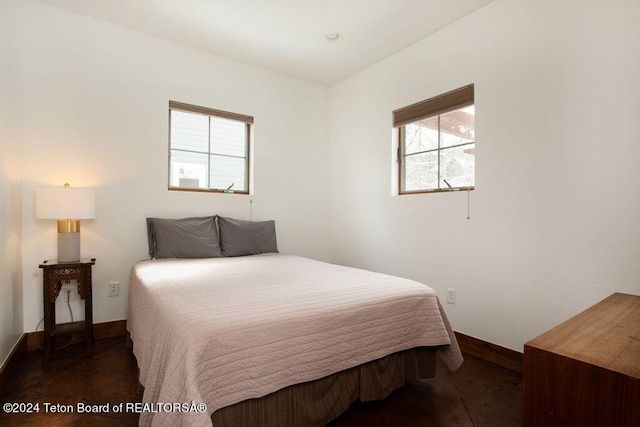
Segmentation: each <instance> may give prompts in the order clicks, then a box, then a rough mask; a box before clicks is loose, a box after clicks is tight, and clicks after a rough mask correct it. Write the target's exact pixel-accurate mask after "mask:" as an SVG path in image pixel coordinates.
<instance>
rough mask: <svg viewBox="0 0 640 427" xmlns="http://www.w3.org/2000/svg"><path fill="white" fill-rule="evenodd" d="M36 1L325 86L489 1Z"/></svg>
mask: <svg viewBox="0 0 640 427" xmlns="http://www.w3.org/2000/svg"><path fill="white" fill-rule="evenodd" d="M40 1H41V2H43V3H48V4H50V5H53V6H57V7H60V8H64V9H68V10H70V11H73V12H77V13H80V14H83V15H87V16H91V17H94V18H97V19H100V20H103V21H107V22H111V23H114V24H117V25H121V26H124V27H128V28H131V29H134V30H137V31H142V32H144V33H147V34H151V35H154V36H157V37H160V38H163V39H167V40H171V41H174V42H177V43H181V44H184V45H187V46H191V47H194V48H197V49H201V50H204V51H207V52H212V53H215V54H219V55H223V56H226V57H229V58H233V59H236V60H240V61H243V62H246V63H250V64H254V65H258V66H261V67H264V68H267V69H271V70H275V71H278V72H281V73H285V74H287V75H290V76H293V77H297V78H300V79H303V80H307V81H310V82H314V83H318V84H321V85H324V86H331V85H334V84H336V83H338V82H340V81H341V80H344V79H345V78H347V77H349V76H351V75H353V74H355V73H357V72H358V71H361V70H363V69H365V68H367V67H369V66H370V65H373V64H375V63H376V62H378V61H380V60H382V59H384V58H386V57H388V56H390V55H392V54H393V53H395V52H398V51H399V50H402V49H403V48H405V47H407V46H409V45H411V44H413V43H415V42H417V41H418V40H420V39H422V38H424V37H426V36H427V35H429V34H432V33H434V32H436V31H437V30H439V29H440V28H442V27H444V26H446V25H448V24H450V23H452V22H454V21H456V20H458V19H460V18H462V17H463V16H465V15H467V14H469V13H471V12H473V11H474V10H476V9H478V8H480V7H482V6H484V5H485V4H487V3H489V2H491V1H492V0H455V1H452V0H323V1H317V0H40ZM330 33H340V34H341V37H340V38H339V39H338V40H336V41H329V40H328V39H327V38H326V36H327V34H330Z"/></svg>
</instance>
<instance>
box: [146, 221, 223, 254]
mask: <svg viewBox="0 0 640 427" xmlns="http://www.w3.org/2000/svg"><path fill="white" fill-rule="evenodd" d="M147 233H148V237H149V256H151V258H217V257H221V256H222V252H221V251H220V240H219V239H218V231H217V230H216V223H215V216H207V217H196V218H181V219H166V218H147Z"/></svg>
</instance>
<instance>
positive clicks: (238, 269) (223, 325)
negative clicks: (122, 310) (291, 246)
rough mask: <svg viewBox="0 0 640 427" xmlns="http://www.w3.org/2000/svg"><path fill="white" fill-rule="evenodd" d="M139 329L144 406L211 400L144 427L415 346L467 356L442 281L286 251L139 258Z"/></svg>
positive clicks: (135, 323) (135, 282)
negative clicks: (438, 284) (438, 287)
mask: <svg viewBox="0 0 640 427" xmlns="http://www.w3.org/2000/svg"><path fill="white" fill-rule="evenodd" d="M127 329H128V331H129V333H130V335H131V338H132V341H133V352H134V354H135V356H136V358H137V360H138V365H139V369H140V383H141V384H142V385H143V386H144V388H145V391H144V395H143V398H142V400H143V402H144V403H156V404H157V403H161V404H168V405H169V406H170V405H173V404H176V403H187V404H190V403H191V402H193V403H195V404H199V403H204V404H205V405H206V410H205V411H202V412H198V411H194V412H184V411H163V410H159V411H148V412H143V413H142V414H141V416H140V424H141V425H154V426H156V425H157V426H162V425H167V426H168V425H172V426H173V425H211V418H210V416H211V414H212V413H213V412H214V411H216V410H218V409H220V408H223V407H226V406H229V405H233V404H235V403H238V402H241V401H244V400H247V399H252V398H259V397H262V396H265V395H267V394H269V393H272V392H274V391H276V390H280V389H282V388H285V387H288V386H290V385H293V384H299V383H303V382H307V381H312V380H316V379H319V378H323V377H326V376H327V375H330V374H333V373H336V372H339V371H342V370H346V369H349V368H352V367H355V366H358V365H361V364H364V363H367V362H370V361H373V360H376V359H379V358H381V357H384V356H386V355H389V354H392V353H395V352H399V351H402V350H406V349H410V348H414V347H421V346H432V347H433V346H436V347H440V348H439V350H438V355H439V357H440V358H441V359H442V360H443V361H444V362H445V364H446V365H447V367H448V368H449V369H450V370H455V369H457V368H458V367H459V365H460V364H461V363H462V356H461V354H460V350H459V348H458V346H457V343H456V341H455V337H454V335H453V331H452V330H451V327H450V325H449V323H448V321H447V318H446V315H445V313H444V311H443V310H442V307H441V305H440V302H439V301H438V298H437V295H436V293H435V291H433V290H432V289H431V288H429V287H427V286H426V285H424V284H421V283H418V282H415V281H411V280H407V279H402V278H398V277H393V276H389V275H384V274H380V273H374V272H370V271H365V270H360V269H355V268H349V267H343V266H338V265H333V264H327V263H322V262H319V261H314V260H310V259H306V258H302V257H296V256H292V255H285V254H262V255H252V256H245V257H236V258H208V259H162V260H148V261H141V262H138V263H137V264H136V265H135V266H134V267H133V269H132V273H131V285H130V290H129V314H128V322H127Z"/></svg>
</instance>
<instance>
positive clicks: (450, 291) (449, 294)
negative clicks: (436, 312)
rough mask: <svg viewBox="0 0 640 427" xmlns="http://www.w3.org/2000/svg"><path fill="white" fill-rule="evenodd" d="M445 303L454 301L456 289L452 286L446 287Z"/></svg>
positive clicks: (453, 302)
mask: <svg viewBox="0 0 640 427" xmlns="http://www.w3.org/2000/svg"><path fill="white" fill-rule="evenodd" d="M447 303H449V304H455V303H456V290H455V289H453V288H447Z"/></svg>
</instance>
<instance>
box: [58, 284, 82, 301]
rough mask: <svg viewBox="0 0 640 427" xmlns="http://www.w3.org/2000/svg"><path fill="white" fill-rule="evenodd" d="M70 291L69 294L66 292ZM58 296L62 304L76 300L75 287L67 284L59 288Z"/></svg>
mask: <svg viewBox="0 0 640 427" xmlns="http://www.w3.org/2000/svg"><path fill="white" fill-rule="evenodd" d="M67 291H70V292H67ZM60 295H62V299H63V301H64V302H69V301H75V300H77V299H78V292H77V285H75V284H73V283H67V284H65V285H62V287H61V288H60Z"/></svg>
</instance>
